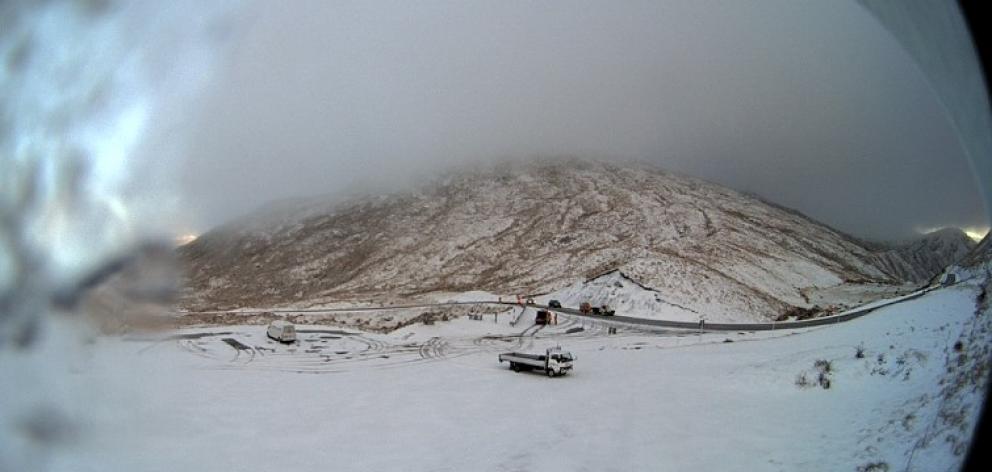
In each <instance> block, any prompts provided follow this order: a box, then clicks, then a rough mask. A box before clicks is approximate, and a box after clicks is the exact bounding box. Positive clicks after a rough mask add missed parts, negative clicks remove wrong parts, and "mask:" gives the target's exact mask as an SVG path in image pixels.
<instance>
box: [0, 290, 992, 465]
mask: <svg viewBox="0 0 992 472" xmlns="http://www.w3.org/2000/svg"><path fill="white" fill-rule="evenodd" d="M988 288H989V287H988V285H987V282H985V281H984V278H983V277H976V278H974V279H971V280H970V281H967V282H965V283H961V284H958V285H956V286H953V287H947V288H942V289H938V290H935V291H932V292H930V293H928V294H927V295H925V296H922V297H920V298H916V299H912V300H909V301H905V302H902V303H897V304H893V305H890V306H887V307H885V308H881V309H879V310H877V311H875V312H873V313H871V314H870V315H868V316H865V317H863V318H859V319H856V320H853V321H850V322H846V323H842V324H838V325H831V326H829V327H822V328H811V329H805V330H788V331H774V332H763V333H745V332H729V333H719V332H711V333H696V332H687V331H647V330H638V329H634V328H631V327H624V326H621V327H620V328H619V329H618V331H617V332H616V334H610V332H609V330H607V326H606V325H605V324H604V323H605V322H604V321H590V320H588V319H581V318H569V317H567V316H564V315H562V316H561V318H560V319H559V324H558V325H554V326H547V327H545V328H541V329H538V328H537V327H534V326H533V325H532V319H533V318H532V317H533V312H532V311H531V310H527V312H526V313H521V311H520V310H521V309H520V308H514V309H512V310H511V311H507V312H504V313H501V314H500V315H499V316H498V317H496V316H494V315H493V314H491V313H489V314H485V315H483V317H482V318H481V319H478V317H469V316H465V317H459V318H456V319H453V320H451V321H448V322H435V323H433V324H429V325H426V324H413V325H409V326H405V327H402V328H400V329H398V330H395V331H392V332H390V333H388V334H376V333H370V332H362V331H358V330H354V329H344V328H339V327H329V326H298V328H299V330H300V332H299V341H298V343H297V344H293V345H283V344H278V343H275V342H273V341H271V340H269V339H267V338H266V337H265V334H264V332H265V329H264V326H261V325H254V326H253V325H234V326H211V327H185V328H182V329H179V330H177V331H170V332H166V333H155V334H149V335H146V336H142V335H137V334H129V335H123V336H106V335H101V336H96V337H94V338H93V340H92V342H90V343H88V344H82V345H79V346H76V347H71V348H70V347H66V345H65V344H64V343H61V342H59V341H58V339H59V338H58V337H57V336H49V337H48V338H47V339H48V344H46V346H45V349H40V350H39V351H40V352H39V353H37V355H39V356H44V355H47V354H50V353H51V352H50V351H51V350H55V351H65V352H64V356H63V358H64V359H65V363H64V365H62V366H50V367H49V368H58V369H65V370H66V372H65V373H64V375H60V376H51V377H52V378H58V379H61V380H60V381H59V382H57V383H56V384H55V385H51V386H50V388H49V389H48V390H47V392H48V393H46V395H49V396H51V395H56V396H57V395H60V393H59V392H60V391H62V390H64V389H71V391H72V394H71V395H68V394H66V395H65V396H66V397H67V398H66V402H64V403H65V404H68V405H72V406H73V407H74V411H72V412H71V413H72V418H73V424H76V425H77V429H76V431H75V434H72V435H71V436H70V437H69V438H67V439H66V440H65V442H64V447H60V448H57V449H53V451H51V452H52V454H51V455H49V456H48V458H47V460H48V463H47V465H49V466H51V468H52V469H53V470H65V471H74V472H77V471H108V470H127V471H151V470H188V471H199V470H203V471H212V470H229V469H231V470H239V471H253V470H259V471H263V470H315V469H321V470H324V469H326V470H403V471H411V470H431V471H464V470H492V471H515V470H534V471H538V470H540V471H557V470H561V471H576V470H579V471H581V470H588V471H610V470H615V471H633V470H741V471H758V470H772V471H778V470H920V471H933V470H954V469H956V468H957V467H958V466H959V464H960V463H961V461H962V460H963V453H964V452H965V451H966V447H967V443H968V439H969V438H970V435H971V432H972V428H973V427H974V423H975V420H976V417H977V414H978V411H979V408H980V403H981V399H982V393H983V389H984V387H985V384H986V382H987V378H988V363H987V360H988V354H989V352H988V350H989V345H990V343H989V334H988V333H989V328H990V327H992V323H990V320H992V312H990V309H989V306H988V301H987V299H985V301H984V302H976V300H979V299H983V297H984V295H982V294H984V292H985V290H987V289H988ZM474 295H477V296H481V295H484V294H474ZM514 321H516V323H515V324H512V325H511V323H512V322H514ZM55 331H56V332H58V331H59V330H58V329H55ZM52 343H57V344H55V345H53V344H52ZM554 345H561V346H562V347H563V348H564V349H566V350H569V351H571V352H572V353H573V354H575V355H576V357H577V359H576V363H575V370H574V371H573V372H571V373H569V374H568V375H566V376H564V377H558V378H548V377H546V376H543V375H538V374H535V373H514V372H511V371H510V370H509V369H508V368H507V366H506V365H505V364H502V365H501V364H500V363H499V362H498V361H497V353H499V352H505V351H509V350H523V351H529V352H537V351H541V350H543V349H544V348H546V347H549V346H554ZM46 349H47V350H49V352H47V353H46ZM25 355H27V354H25ZM26 361H27V360H26ZM18 365H23V366H25V368H28V366H31V365H32V364H31V363H30V362H22V363H19V364H18ZM60 389H62V390H60ZM37 391H38V389H23V388H21V387H18V386H14V385H9V384H0V397H2V398H5V399H7V401H19V402H25V404H30V401H31V399H30V398H23V397H24V396H25V395H26V394H21V395H19V392H37ZM63 393H65V392H63ZM32 395H35V394H32ZM14 450H15V451H19V452H23V451H24V450H27V449H25V448H16V449H14ZM872 467H874V468H872Z"/></svg>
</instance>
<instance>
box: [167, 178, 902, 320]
mask: <svg viewBox="0 0 992 472" xmlns="http://www.w3.org/2000/svg"><path fill="white" fill-rule="evenodd" d="M273 208H274V209H270V210H269V211H267V212H264V213H263V214H260V215H256V216H254V217H249V218H246V219H243V220H241V221H237V222H234V223H232V224H229V225H226V226H224V227H221V228H219V229H217V230H214V231H211V232H209V233H207V234H205V235H203V236H201V237H200V238H199V239H197V240H196V241H195V242H193V243H191V244H188V245H186V246H183V247H182V248H181V249H180V253H181V256H182V258H183V260H184V261H185V263H186V265H187V266H188V278H187V289H186V291H185V293H184V299H183V304H184V306H185V307H186V308H189V309H193V310H196V309H214V308H222V309H226V308H232V307H239V306H274V305H290V304H292V305H295V306H300V305H306V304H318V303H324V302H327V301H329V300H335V299H348V300H356V299H367V300H383V299H390V300H395V299H418V298H419V299H424V298H430V297H431V296H432V294H434V293H457V292H466V291H474V290H482V291H487V292H492V293H501V294H521V293H522V294H542V293H550V292H554V291H556V290H562V289H564V288H566V287H572V286H574V284H575V283H577V282H581V281H584V280H587V279H590V278H592V277H596V276H598V275H601V274H604V273H606V272H609V271H612V270H619V271H622V272H623V274H624V275H625V276H626V277H629V278H630V279H631V280H634V281H636V282H637V283H638V284H641V285H643V286H644V287H650V289H651V290H653V291H655V292H657V293H658V298H660V299H663V300H664V301H665V303H666V306H677V307H682V309H684V310H687V313H693V312H696V313H704V314H706V316H707V319H710V320H727V321H733V320H763V319H771V318H775V317H776V316H778V315H779V314H781V313H783V312H785V311H787V310H788V309H789V308H791V307H792V306H808V305H809V301H808V299H807V297H805V296H804V294H803V293H802V290H804V289H809V288H816V287H829V286H834V285H837V284H840V283H843V282H882V283H891V282H896V281H897V278H896V277H894V276H893V275H892V274H891V273H889V272H887V271H886V268H885V267H882V266H880V265H878V264H877V258H876V257H875V256H874V253H872V252H871V251H869V250H868V249H866V248H864V247H862V246H861V245H859V244H857V243H856V242H855V241H853V240H852V239H851V238H849V237H847V236H845V235H843V234H840V233H838V232H836V231H834V230H832V229H830V228H829V227H826V226H824V225H822V224H819V223H817V222H815V221H813V220H810V219H809V218H806V217H804V216H802V215H801V214H799V213H797V212H794V211H791V210H787V209H783V208H780V207H777V206H774V205H769V204H766V203H764V202H762V201H761V200H759V199H757V198H754V197H751V196H747V195H745V194H742V193H739V192H736V191H733V190H730V189H727V188H724V187H721V186H718V185H715V184H711V183H707V182H703V181H700V180H696V179H692V178H687V177H681V176H677V175H672V174H669V173H665V172H662V171H659V170H657V169H655V168H653V167H650V166H647V165H635V164H630V165H623V166H618V165H612V164H602V163H594V162H587V161H576V160H565V161H545V162H539V163H531V164H517V165H504V166H502V167H499V168H496V169H493V170H487V171H474V172H463V173H460V174H452V175H449V176H446V177H443V178H441V179H440V180H439V181H438V182H435V183H433V184H431V185H426V186H423V187H421V188H420V189H418V190H416V191H412V192H405V193H397V194H394V195H386V196H378V197H371V198H365V199H361V200H357V201H352V202H348V203H344V204H340V205H336V206H334V205H330V204H327V203H326V202H321V201H313V202H310V203H303V202H293V203H292V204H284V205H281V206H280V207H273ZM652 296H653V295H652Z"/></svg>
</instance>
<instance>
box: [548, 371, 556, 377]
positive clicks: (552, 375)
mask: <svg viewBox="0 0 992 472" xmlns="http://www.w3.org/2000/svg"><path fill="white" fill-rule="evenodd" d="M554 376H555V371H553V370H551V369H548V377H554Z"/></svg>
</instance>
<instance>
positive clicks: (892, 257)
mask: <svg viewBox="0 0 992 472" xmlns="http://www.w3.org/2000/svg"><path fill="white" fill-rule="evenodd" d="M974 247H975V242H974V241H972V240H971V238H969V237H968V235H966V234H965V233H964V231H961V230H960V229H958V228H944V229H940V230H937V231H933V232H930V233H927V234H925V235H923V236H922V237H920V238H919V239H916V240H914V241H910V242H906V243H903V244H899V245H896V246H895V247H893V248H891V249H888V250H885V251H881V252H879V253H878V254H877V256H876V258H877V259H876V260H877V262H876V264H877V265H878V266H879V267H881V268H882V269H883V270H885V272H886V273H889V274H892V275H893V276H895V277H898V278H900V279H902V280H906V281H910V282H917V283H920V282H926V281H927V280H929V279H930V278H931V277H933V276H934V275H935V274H937V273H939V272H940V271H942V270H944V268H945V267H947V266H948V265H950V264H952V263H954V262H957V261H959V260H961V259H962V258H963V257H965V256H966V255H967V254H968V253H969V252H970V251H971V250H972V248H974Z"/></svg>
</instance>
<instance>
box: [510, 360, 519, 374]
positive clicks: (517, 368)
mask: <svg viewBox="0 0 992 472" xmlns="http://www.w3.org/2000/svg"><path fill="white" fill-rule="evenodd" d="M510 370H512V371H514V372H520V366H518V365H517V364H514V363H512V362H511V363H510Z"/></svg>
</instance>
